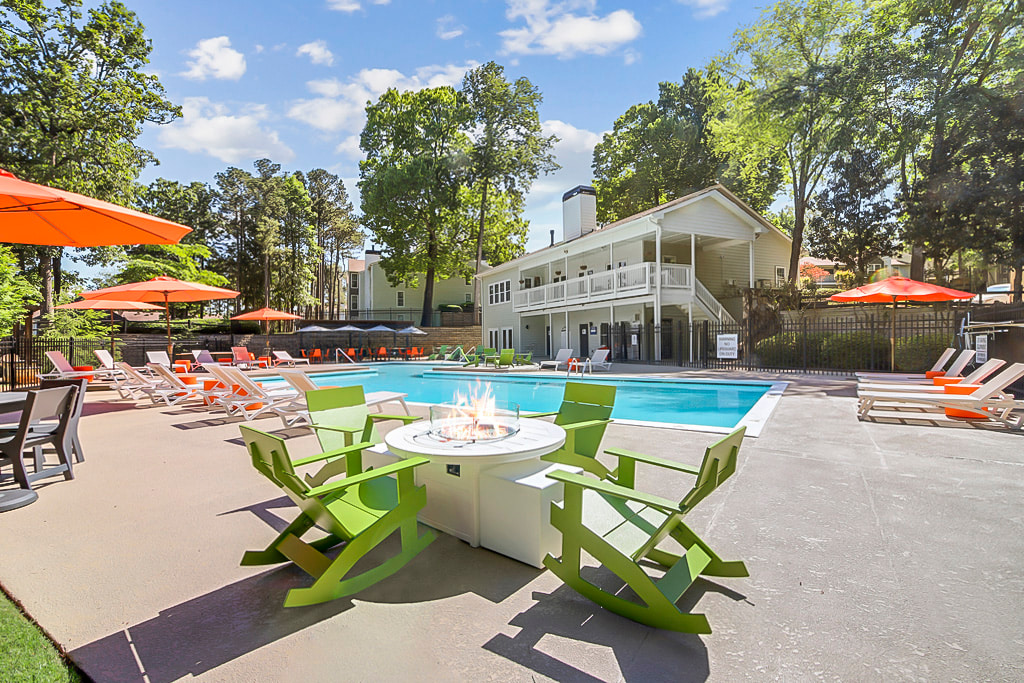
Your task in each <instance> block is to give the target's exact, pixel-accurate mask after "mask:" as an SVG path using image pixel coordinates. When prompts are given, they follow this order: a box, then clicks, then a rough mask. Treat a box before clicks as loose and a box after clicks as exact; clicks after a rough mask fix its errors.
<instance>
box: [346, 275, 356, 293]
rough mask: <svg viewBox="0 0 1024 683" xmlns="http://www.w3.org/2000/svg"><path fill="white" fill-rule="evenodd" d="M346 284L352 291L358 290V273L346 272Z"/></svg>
mask: <svg viewBox="0 0 1024 683" xmlns="http://www.w3.org/2000/svg"><path fill="white" fill-rule="evenodd" d="M348 286H349V288H350V289H351V290H352V291H353V292H358V291H359V273H349V274H348Z"/></svg>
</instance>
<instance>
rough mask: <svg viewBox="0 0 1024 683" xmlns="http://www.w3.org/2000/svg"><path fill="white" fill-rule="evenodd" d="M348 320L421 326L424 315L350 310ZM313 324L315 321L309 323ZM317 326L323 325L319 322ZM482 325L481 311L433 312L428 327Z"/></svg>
mask: <svg viewBox="0 0 1024 683" xmlns="http://www.w3.org/2000/svg"><path fill="white" fill-rule="evenodd" d="M344 315H345V317H346V320H353V321H360V320H364V321H369V320H372V321H374V322H407V323H409V324H410V325H419V324H420V320H421V318H422V317H423V313H422V311H421V310H420V309H418V308H367V309H361V310H348V311H345V313H344ZM307 322H310V323H311V322H313V321H307ZM323 322H324V323H325V324H328V325H330V324H336V323H337V322H338V321H337V320H330V321H323ZM316 324H321V323H320V321H317V322H316ZM479 324H480V309H479V308H477V309H476V310H475V311H457V310H455V311H433V312H431V314H430V324H429V325H428V327H470V326H472V325H479Z"/></svg>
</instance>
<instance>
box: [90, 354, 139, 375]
mask: <svg viewBox="0 0 1024 683" xmlns="http://www.w3.org/2000/svg"><path fill="white" fill-rule="evenodd" d="M93 354H95V356H96V360H98V361H99V362H100V367H101V368H103V370H104V371H105V372H106V374H107V377H109V378H110V379H114V378H115V377H124V373H123V372H121V369H120V368H118V367H117V366H116V365H115V364H114V356H112V355H111V353H110V351H107V350H106V349H93ZM135 369H136V370H139V371H140V372H143V371H144V372H145V374H147V375H148V374H149V373H150V370H149V368H148V367H144V368H135Z"/></svg>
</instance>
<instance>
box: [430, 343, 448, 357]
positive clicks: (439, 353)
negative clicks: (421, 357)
mask: <svg viewBox="0 0 1024 683" xmlns="http://www.w3.org/2000/svg"><path fill="white" fill-rule="evenodd" d="M447 355H448V345H447V344H444V345H442V346H439V347H438V348H437V350H436V351H434V352H433V353H432V354H430V355H429V356H427V360H444V357H445V356H447Z"/></svg>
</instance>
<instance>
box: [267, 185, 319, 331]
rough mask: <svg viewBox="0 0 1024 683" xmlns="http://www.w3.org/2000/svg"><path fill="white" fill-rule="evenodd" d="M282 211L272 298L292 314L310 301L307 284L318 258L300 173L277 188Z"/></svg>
mask: <svg viewBox="0 0 1024 683" xmlns="http://www.w3.org/2000/svg"><path fill="white" fill-rule="evenodd" d="M281 192H282V199H283V200H284V211H283V213H282V215H281V228H280V232H279V239H280V245H281V246H280V250H279V253H278V254H277V258H275V259H273V260H274V261H275V264H276V267H275V268H274V273H275V278H274V299H275V301H276V302H278V303H279V304H280V305H281V307H282V308H284V309H286V310H288V311H291V312H295V311H297V310H298V309H299V307H300V306H306V305H308V304H310V303H312V302H313V297H312V295H310V293H309V285H310V283H311V282H313V278H314V277H315V267H314V266H315V264H316V261H317V259H318V258H319V254H318V250H317V243H316V230H315V229H314V227H313V212H312V210H311V201H310V198H309V194H308V193H307V192H306V186H305V185H304V184H303V182H302V178H301V174H298V173H294V174H292V175H290V176H288V177H286V178H284V182H283V183H282V186H281Z"/></svg>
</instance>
